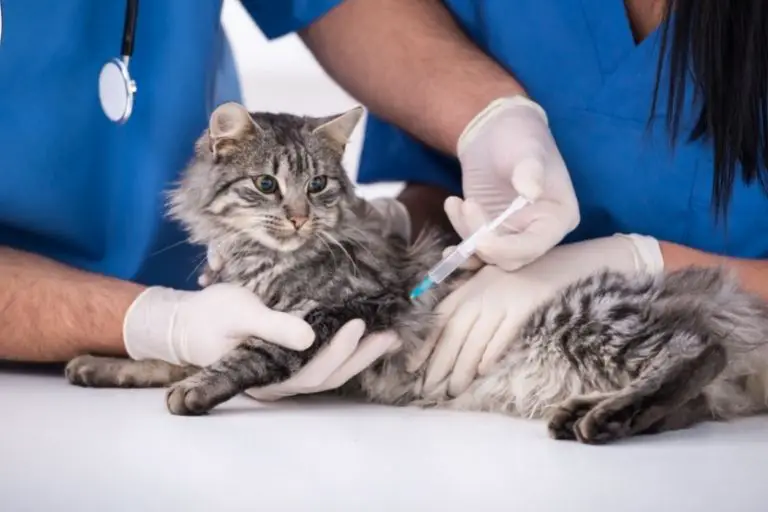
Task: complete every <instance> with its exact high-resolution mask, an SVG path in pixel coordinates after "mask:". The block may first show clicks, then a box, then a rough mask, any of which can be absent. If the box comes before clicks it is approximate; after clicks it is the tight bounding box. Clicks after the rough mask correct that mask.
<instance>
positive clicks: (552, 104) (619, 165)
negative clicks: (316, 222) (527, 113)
mask: <svg viewBox="0 0 768 512" xmlns="http://www.w3.org/2000/svg"><path fill="white" fill-rule="evenodd" d="M445 4H446V5H447V6H448V7H449V8H450V10H451V11H452V12H453V14H454V15H455V17H456V19H457V20H458V21H459V23H460V24H461V25H462V27H463V28H464V30H465V31H466V32H467V34H468V35H469V37H470V38H472V39H473V40H474V41H475V42H476V43H477V44H478V45H479V46H480V47H481V48H482V49H483V50H485V51H486V52H487V53H489V54H490V55H492V56H493V57H494V59H496V60H497V61H498V62H499V63H501V65H503V66H504V67H506V69H507V70H509V71H510V72H511V73H512V74H514V75H515V76H516V77H517V78H518V79H519V80H520V81H521V83H523V84H524V86H525V87H526V88H527V89H528V91H529V93H530V94H531V96H532V97H533V98H534V99H536V100H537V101H538V102H540V103H541V104H542V106H543V107H544V108H545V110H546V111H547V112H548V115H549V118H550V125H551V129H552V132H553V134H554V137H555V139H556V142H557V144H558V147H559V148H560V151H561V153H562V155H563V158H564V160H565V162H566V164H567V166H568V169H569V172H570V174H571V178H572V180H573V185H574V188H575V190H576V195H577V197H578V200H579V203H580V209H581V219H582V220H581V224H580V225H579V227H578V228H577V229H576V230H575V231H574V232H573V233H572V234H571V235H569V236H568V237H567V239H566V241H576V240H583V239H588V238H594V237H600V236H606V235H611V234H613V233H616V232H624V233H628V232H638V233H642V234H646V235H651V236H654V237H657V238H659V239H662V240H667V241H671V242H676V243H680V244H684V245H687V246H691V247H695V248H698V249H702V250H705V251H710V252H714V253H719V254H724V255H729V256H737V257H746V258H766V257H768V198H767V197H766V195H765V194H764V193H763V192H762V190H761V188H760V186H759V185H758V184H755V185H753V186H747V185H745V184H744V183H743V182H742V181H741V180H740V178H737V182H736V183H735V186H734V191H733V196H732V201H731V207H730V211H729V212H728V217H727V222H723V221H722V220H721V221H720V222H719V223H716V222H715V218H714V215H713V212H712V209H711V198H712V195H711V190H712V188H711V187H712V176H713V152H712V148H711V147H710V146H709V145H707V144H705V143H702V142H694V143H687V142H686V141H687V134H688V131H689V129H690V128H691V127H692V126H693V124H694V121H695V118H694V116H693V114H695V113H696V112H697V111H698V110H697V109H696V110H694V109H693V108H692V106H691V108H690V109H689V111H688V115H687V116H686V117H685V119H684V120H683V122H682V123H681V126H682V130H683V131H682V132H681V138H680V141H681V143H679V144H678V145H677V146H676V147H675V148H674V150H672V149H671V148H670V144H669V134H668V132H667V131H666V128H665V126H664V116H665V115H666V101H667V96H666V91H664V90H663V89H662V94H661V97H660V106H659V108H657V110H656V112H655V117H656V121H655V123H654V124H653V129H652V130H651V131H648V130H647V129H646V128H647V119H648V114H649V112H650V105H651V98H652V91H653V84H654V79H655V75H656V64H657V57H658V49H659V39H660V32H659V31H657V32H656V33H654V34H651V35H650V36H649V37H648V38H647V39H646V40H644V41H643V42H642V43H641V44H639V45H636V44H635V42H634V40H633V36H632V31H631V28H630V25H629V22H628V18H627V16H626V13H625V10H624V6H623V2H621V1H619V0H610V1H606V0H559V1H557V2H552V1H549V2H548V1H542V0H515V1H514V2H511V1H502V0H445ZM662 84H665V82H662ZM691 97H692V88H691V84H690V83H689V84H688V98H691ZM739 172H740V171H739ZM359 181H360V182H362V183H372V182H377V181H418V182H425V183H429V184H434V185H440V186H442V187H445V188H447V189H448V190H450V191H452V192H453V193H454V194H460V191H461V173H460V169H459V166H458V163H457V162H456V161H455V159H452V158H447V157H445V156H442V155H439V154H438V153H436V152H434V151H432V150H430V149H428V148H426V147H425V146H424V145H422V144H420V143H418V142H416V141H414V140H413V139H412V138H411V137H410V136H409V135H407V134H406V133H404V132H402V131H401V130H399V129H397V128H395V127H393V126H391V125H389V124H387V123H385V122H383V121H381V120H380V119H377V118H375V117H372V118H369V122H368V124H367V133H366V143H365V146H364V148H363V152H362V155H361V164H360V172H359Z"/></svg>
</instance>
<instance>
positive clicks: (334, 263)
mask: <svg viewBox="0 0 768 512" xmlns="http://www.w3.org/2000/svg"><path fill="white" fill-rule="evenodd" d="M316 234H317V239H318V240H320V243H322V244H323V245H324V246H325V247H326V248H327V249H328V253H330V255H331V258H332V259H333V266H334V267H338V266H339V264H338V262H337V261H336V255H335V254H333V249H331V246H330V245H328V242H326V241H325V240H323V237H322V236H321V235H322V232H320V231H317V232H316Z"/></svg>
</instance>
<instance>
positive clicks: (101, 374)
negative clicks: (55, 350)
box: [64, 355, 117, 388]
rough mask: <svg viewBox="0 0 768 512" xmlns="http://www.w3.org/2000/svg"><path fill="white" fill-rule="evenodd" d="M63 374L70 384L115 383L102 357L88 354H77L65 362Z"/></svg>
mask: <svg viewBox="0 0 768 512" xmlns="http://www.w3.org/2000/svg"><path fill="white" fill-rule="evenodd" d="M64 376H65V377H66V378H67V380H68V381H69V382H70V384H74V385H75V386H82V387H86V388H100V387H114V386H116V384H117V383H116V382H115V378H114V375H113V373H112V372H110V371H109V368H107V366H106V363H105V361H104V359H103V358H101V357H95V356H89V355H83V356H78V357H76V358H74V359H72V360H71V361H70V362H69V363H67V366H66V367H65V368H64Z"/></svg>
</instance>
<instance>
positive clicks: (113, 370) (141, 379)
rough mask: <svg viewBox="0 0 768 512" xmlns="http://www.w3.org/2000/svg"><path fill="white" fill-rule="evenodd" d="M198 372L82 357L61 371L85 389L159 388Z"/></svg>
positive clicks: (147, 362) (160, 363) (146, 362)
mask: <svg viewBox="0 0 768 512" xmlns="http://www.w3.org/2000/svg"><path fill="white" fill-rule="evenodd" d="M195 372H197V368H195V367H193V366H177V365H174V364H171V363H166V362H165V361H155V360H142V361H134V360H132V359H124V358H117V357H101V356H91V355H82V356H78V357H76V358H74V359H72V360H71V361H70V362H69V363H68V364H67V367H66V368H65V370H64V374H65V376H66V378H67V380H68V381H69V382H70V383H71V384H74V385H75V386H82V387H86V388H161V387H166V386H168V385H170V384H172V383H174V382H178V381H180V380H182V379H184V378H186V377H189V376H190V375H192V374H194V373H195Z"/></svg>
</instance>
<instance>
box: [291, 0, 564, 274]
mask: <svg viewBox="0 0 768 512" xmlns="http://www.w3.org/2000/svg"><path fill="white" fill-rule="evenodd" d="M300 34H301V36H302V38H303V40H304V42H305V43H306V44H307V46H308V47H309V48H310V49H311V50H312V52H313V53H314V55H315V57H316V58H317V59H318V61H319V62H320V63H321V65H322V66H323V67H324V68H325V69H326V70H327V71H328V73H329V74H330V75H331V76H332V77H333V78H334V79H335V80H336V81H337V82H339V84H340V85H341V86H342V87H344V88H345V89H346V90H347V91H349V92H350V94H351V95H352V96H354V97H357V98H359V99H360V100H361V101H362V103H364V104H365V105H366V106H368V107H369V109H370V110H371V111H372V112H373V113H375V114H376V115H377V116H379V117H380V118H382V119H384V120H386V121H388V122H391V123H393V124H395V125H397V126H399V127H400V128H401V129H403V130H405V131H406V132H408V133H410V134H411V135H413V136H414V137H415V138H417V139H419V140H421V141H422V142H424V143H425V144H427V145H429V146H432V147H433V148H435V149H437V150H438V151H442V152H444V153H447V154H449V155H454V156H457V157H458V159H459V162H460V164H461V168H462V189H463V191H464V196H465V197H467V198H470V199H474V200H476V201H477V202H478V203H479V204H480V205H481V206H482V207H483V209H484V210H485V211H486V212H487V213H488V214H489V215H491V216H495V215H497V214H499V213H501V211H503V210H504V209H505V208H506V207H507V206H508V205H509V203H510V202H511V200H512V199H514V197H515V196H516V195H518V194H519V193H522V194H524V195H526V196H528V197H529V198H538V200H537V201H536V203H535V204H534V205H533V206H531V207H529V208H528V209H527V212H526V213H525V215H521V214H516V215H513V216H512V217H511V218H510V219H508V222H507V224H508V225H510V226H511V227H512V228H513V229H512V231H518V234H516V235H508V236H504V237H500V238H501V240H500V242H502V243H503V245H505V246H506V247H507V250H506V251H504V252H503V253H500V257H494V254H489V255H485V256H486V260H490V262H491V263H493V264H496V265H500V266H502V267H503V268H505V269H506V270H512V269H513V268H517V267H520V266H522V265H523V264H525V263H529V262H530V261H532V260H533V259H535V258H536V257H538V256H540V255H541V254H543V253H544V252H546V251H547V250H548V249H550V248H552V247H553V246H554V245H556V244H557V243H558V242H559V241H560V240H561V239H562V238H563V237H564V236H565V235H566V234H567V233H568V232H569V231H570V230H572V229H573V228H574V227H575V226H576V225H577V224H578V222H579V212H578V205H577V202H576V197H575V194H574V192H573V187H572V186H571V181H570V177H569V175H568V171H567V169H566V167H565V164H564V162H563V159H562V158H561V156H560V153H559V151H558V149H557V145H556V144H555V141H554V139H553V136H552V134H551V132H550V129H549V126H548V119H547V115H546V113H545V112H544V110H543V109H542V108H541V106H540V105H538V104H537V103H535V102H533V101H531V100H530V99H529V98H527V96H526V92H525V90H524V87H523V86H522V85H521V84H520V83H519V82H518V81H517V80H516V79H515V78H514V77H513V76H512V75H510V74H509V73H508V72H507V71H506V70H505V69H504V68H502V67H501V66H500V65H498V64H497V63H496V62H495V61H494V60H493V59H492V58H491V57H490V56H488V55H487V54H485V53H484V52H483V51H482V50H481V49H480V48H479V47H478V46H477V45H476V44H474V43H473V42H472V41H471V40H470V39H468V38H467V37H466V35H465V34H464V33H463V32H462V29H461V27H459V26H458V25H457V23H456V22H455V21H454V19H453V17H452V15H451V14H450V12H449V11H448V9H447V8H446V6H445V5H443V3H442V2H440V1H438V0H424V1H420V2H413V1H412V0H345V1H344V2H342V3H341V4H340V5H338V6H336V8H334V9H333V10H331V11H330V12H329V13H327V14H326V15H325V16H323V17H321V18H320V19H319V20H317V21H315V22H314V23H313V24H311V25H310V26H309V27H308V28H306V29H304V30H302V31H301V32H300ZM545 178H546V184H547V187H546V189H544V187H543V184H544V180H545ZM413 181H414V183H408V185H407V186H406V189H405V191H404V192H403V193H402V194H401V195H400V197H399V198H398V199H399V200H400V201H401V202H402V203H403V204H404V205H405V206H406V207H407V209H408V212H409V213H410V221H411V222H412V227H411V230H410V231H411V234H412V235H413V236H416V235H418V233H419V231H420V230H421V228H422V226H424V225H425V224H427V223H429V224H437V225H438V226H442V227H444V228H446V230H448V231H450V225H449V223H448V222H447V220H446V218H445V214H444V212H443V208H442V205H443V201H444V200H445V199H446V198H447V197H448V192H447V191H445V190H442V189H441V188H439V187H436V186H434V185H431V184H428V183H415V182H417V181H418V180H413ZM508 231H509V230H508ZM512 236H514V238H515V240H514V243H512V241H510V240H508V239H507V238H509V237H512ZM518 241H521V242H525V243H517V242H518ZM510 247H512V248H521V250H520V251H519V252H514V251H511V250H510V249H509V248H510Z"/></svg>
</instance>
